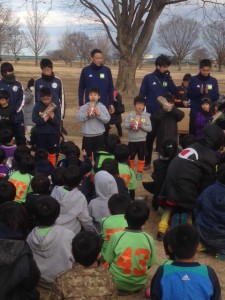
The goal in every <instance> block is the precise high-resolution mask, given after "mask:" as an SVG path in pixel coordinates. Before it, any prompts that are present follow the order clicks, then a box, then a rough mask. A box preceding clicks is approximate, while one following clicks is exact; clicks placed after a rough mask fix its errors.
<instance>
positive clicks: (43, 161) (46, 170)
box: [34, 149, 55, 176]
mask: <svg viewBox="0 0 225 300" xmlns="http://www.w3.org/2000/svg"><path fill="white" fill-rule="evenodd" d="M34 158H35V160H36V173H38V174H44V175H46V176H50V175H51V174H52V171H53V170H54V169H55V167H54V166H53V165H52V163H51V162H50V161H49V160H48V151H47V150H45V149H38V150H37V151H36V152H35V155H34Z"/></svg>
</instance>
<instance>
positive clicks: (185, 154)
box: [178, 148, 198, 161]
mask: <svg viewBox="0 0 225 300" xmlns="http://www.w3.org/2000/svg"><path fill="white" fill-rule="evenodd" d="M178 156H179V157H180V158H183V159H187V160H190V161H197V160H198V153H197V151H196V150H195V149H193V148H186V149H184V150H183V151H182V152H181V153H180V154H179V155H178Z"/></svg>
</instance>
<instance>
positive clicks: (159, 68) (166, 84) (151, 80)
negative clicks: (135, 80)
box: [139, 55, 177, 170]
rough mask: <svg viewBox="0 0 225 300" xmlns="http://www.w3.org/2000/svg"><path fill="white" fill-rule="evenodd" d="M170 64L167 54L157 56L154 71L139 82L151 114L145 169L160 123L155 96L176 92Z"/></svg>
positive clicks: (148, 165) (158, 106)
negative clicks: (169, 69) (169, 68)
mask: <svg viewBox="0 0 225 300" xmlns="http://www.w3.org/2000/svg"><path fill="white" fill-rule="evenodd" d="M170 64H171V61H170V59H169V57H168V56H166V55H160V56H158V57H157V58H156V61H155V66H156V69H155V71H154V72H153V73H151V74H148V75H146V76H145V77H144V79H143V81H142V83H141V88H140V93H139V94H140V95H141V96H144V97H146V110H147V112H148V113H150V114H151V117H150V119H151V123H152V131H151V132H149V133H148V134H147V138H146V142H147V149H146V150H147V153H146V156H145V167H144V169H145V170H148V169H149V168H150V164H151V158H152V149H153V143H154V140H155V138H156V136H157V131H158V128H159V125H160V119H159V118H158V117H157V112H158V110H159V109H160V108H161V106H160V104H159V103H158V101H157V98H158V97H159V96H166V95H168V94H169V93H171V94H173V95H176V94H177V88H176V86H175V84H174V82H173V80H172V78H171V76H170V72H169V71H168V67H169V66H170Z"/></svg>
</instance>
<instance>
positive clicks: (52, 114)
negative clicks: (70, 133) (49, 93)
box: [48, 111, 55, 119]
mask: <svg viewBox="0 0 225 300" xmlns="http://www.w3.org/2000/svg"><path fill="white" fill-rule="evenodd" d="M48 116H49V118H51V119H54V116H55V113H54V111H50V112H49V113H48Z"/></svg>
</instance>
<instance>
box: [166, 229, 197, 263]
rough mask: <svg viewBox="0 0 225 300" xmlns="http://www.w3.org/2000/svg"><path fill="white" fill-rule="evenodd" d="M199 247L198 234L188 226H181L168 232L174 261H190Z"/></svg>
mask: <svg viewBox="0 0 225 300" xmlns="http://www.w3.org/2000/svg"><path fill="white" fill-rule="evenodd" d="M198 245H199V233H198V231H197V229H196V228H195V227H194V226H192V225H190V224H181V225H178V226H176V227H174V228H172V229H171V231H170V248H171V251H172V253H173V254H174V256H175V258H176V259H179V260H180V259H191V258H193V257H194V256H195V253H196V251H197V247H198Z"/></svg>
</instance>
